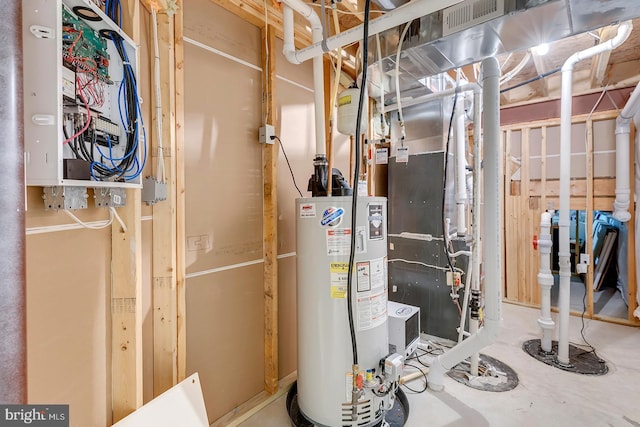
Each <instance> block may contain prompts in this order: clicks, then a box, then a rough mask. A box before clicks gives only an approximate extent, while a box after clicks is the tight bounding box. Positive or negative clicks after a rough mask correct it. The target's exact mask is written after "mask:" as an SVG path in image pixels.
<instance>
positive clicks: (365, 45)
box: [347, 0, 371, 365]
mask: <svg viewBox="0 0 640 427" xmlns="http://www.w3.org/2000/svg"><path fill="white" fill-rule="evenodd" d="M370 9H371V0H366V1H365V4H364V18H363V19H364V21H363V27H364V28H363V33H364V34H363V38H362V82H361V84H360V97H359V99H358V114H357V116H356V137H355V138H354V140H355V142H356V146H355V150H354V158H355V159H356V161H355V162H354V163H355V165H354V171H353V179H354V180H355V183H354V186H353V196H352V198H351V250H350V251H349V269H348V270H347V271H348V274H347V314H348V317H349V332H350V333H351V351H352V353H353V364H354V365H357V364H358V345H357V341H356V329H355V325H354V323H353V301H352V298H351V296H352V295H351V293H352V291H353V274H352V272H353V265H354V261H355V255H356V233H355V231H356V214H357V212H358V180H359V174H360V128H361V125H362V120H361V117H362V110H363V106H364V88H365V87H366V84H367V60H368V56H369V55H368V52H369V11H370Z"/></svg>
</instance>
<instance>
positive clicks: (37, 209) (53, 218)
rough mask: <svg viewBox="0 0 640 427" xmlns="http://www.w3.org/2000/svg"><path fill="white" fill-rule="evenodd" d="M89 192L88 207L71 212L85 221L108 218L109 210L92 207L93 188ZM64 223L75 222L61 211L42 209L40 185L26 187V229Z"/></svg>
mask: <svg viewBox="0 0 640 427" xmlns="http://www.w3.org/2000/svg"><path fill="white" fill-rule="evenodd" d="M89 192H90V194H91V196H90V197H89V199H88V201H89V206H90V209H82V210H78V211H74V212H73V214H74V215H76V216H77V217H79V218H80V219H81V220H82V221H85V222H90V221H102V220H106V219H109V211H108V210H107V209H105V208H100V209H94V208H93V190H91V189H89ZM64 224H75V222H74V221H73V220H72V219H71V218H69V217H68V216H67V215H66V214H65V213H64V212H62V211H55V210H49V211H45V210H44V202H43V200H42V187H27V215H26V218H25V225H26V227H27V230H29V229H32V228H34V227H48V226H57V225H64Z"/></svg>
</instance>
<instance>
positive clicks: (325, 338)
mask: <svg viewBox="0 0 640 427" xmlns="http://www.w3.org/2000/svg"><path fill="white" fill-rule="evenodd" d="M351 201H352V198H351V197H317V198H302V199H297V201H296V213H297V221H296V224H297V240H296V241H297V249H296V252H297V283H298V288H297V298H298V404H299V407H300V410H301V412H302V414H303V415H304V416H305V417H306V418H307V419H308V420H309V421H311V422H313V423H315V424H316V425H317V426H328V427H347V426H348V427H352V426H353V427H355V426H358V427H365V426H374V425H376V424H378V423H380V421H381V420H382V416H383V411H382V398H381V397H379V396H376V395H375V394H374V393H373V392H372V390H371V389H367V388H365V389H364V394H363V395H362V396H361V398H360V399H359V400H358V411H357V414H358V415H357V419H355V420H353V419H352V406H351V389H352V349H351V335H350V330H349V322H348V317H347V299H346V298H347V297H348V296H347V295H346V290H347V275H348V263H349V250H350V243H351V233H352V232H354V233H355V236H356V245H355V248H356V254H355V262H354V268H353V271H352V277H353V292H352V295H351V298H352V302H353V318H354V326H355V330H356V341H357V349H358V359H359V360H358V362H359V363H358V365H359V367H360V370H361V373H362V375H366V371H368V370H371V371H375V370H376V369H377V368H378V366H379V363H380V361H381V360H382V359H384V357H385V356H386V355H387V354H388V352H389V347H388V342H389V339H388V329H387V233H386V223H387V200H386V199H385V198H382V197H358V207H357V214H356V218H357V224H356V227H355V230H352V229H351Z"/></svg>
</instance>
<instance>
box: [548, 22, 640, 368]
mask: <svg viewBox="0 0 640 427" xmlns="http://www.w3.org/2000/svg"><path fill="white" fill-rule="evenodd" d="M631 29H632V25H631V22H630V21H626V22H624V23H622V24H621V25H620V26H619V27H618V33H617V34H616V35H615V37H614V38H612V39H610V40H607V41H606V42H604V43H600V44H598V45H596V46H593V47H590V48H588V49H585V50H583V51H580V52H576V53H574V54H573V55H571V56H570V57H569V58H568V59H567V60H566V61H565V63H564V65H563V66H562V92H561V98H560V218H559V221H558V225H559V248H558V258H559V264H560V295H559V298H558V306H559V311H560V314H559V316H558V363H560V364H563V365H569V363H570V362H569V311H570V306H569V304H570V302H569V298H570V294H571V288H570V286H571V284H570V281H571V261H570V257H571V253H570V249H569V193H570V181H571V115H572V110H571V102H572V92H573V67H574V65H575V64H577V63H578V62H580V61H582V60H584V59H587V58H591V57H592V56H595V55H598V54H599V53H602V52H606V51H610V50H613V49H615V48H616V47H618V46H620V45H621V44H622V43H624V41H625V40H626V39H627V38H628V37H629V34H630V33H631Z"/></svg>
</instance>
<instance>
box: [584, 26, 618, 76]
mask: <svg viewBox="0 0 640 427" xmlns="http://www.w3.org/2000/svg"><path fill="white" fill-rule="evenodd" d="M617 32H618V25H610V26H608V27H605V28H601V29H600V30H599V31H598V35H599V36H600V43H604V42H606V41H607V40H609V39H612V38H613V37H614V36H615V35H616V33H617ZM610 58H611V51H610V50H607V51H604V52H602V53H600V54H598V55H596V56H595V57H594V58H593V59H591V74H590V77H589V82H590V86H591V87H592V88H600V87H602V86H603V83H604V78H605V77H606V75H607V68H608V67H609V59H610Z"/></svg>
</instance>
